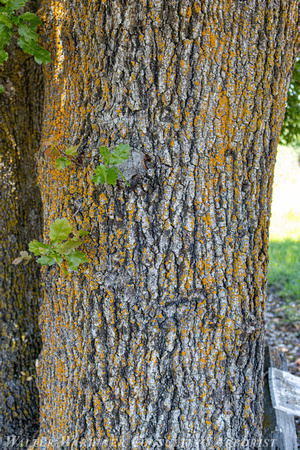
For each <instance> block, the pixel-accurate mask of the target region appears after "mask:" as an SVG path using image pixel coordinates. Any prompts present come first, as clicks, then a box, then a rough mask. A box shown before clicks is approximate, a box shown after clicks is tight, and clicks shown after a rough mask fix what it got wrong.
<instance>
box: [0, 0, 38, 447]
mask: <svg viewBox="0 0 300 450" xmlns="http://www.w3.org/2000/svg"><path fill="white" fill-rule="evenodd" d="M26 9H27V10H30V11H32V12H35V11H36V9H37V2H36V1H31V2H30V3H29V4H28V5H27V8H26ZM9 54H10V55H9V59H8V61H7V62H6V63H4V64H3V66H1V72H0V76H1V83H2V84H3V86H4V93H2V94H0V111H1V113H0V114H1V123H0V192H1V194H0V448H1V449H5V448H8V449H14V448H18V449H19V448H20V445H22V444H24V445H25V444H26V442H28V441H30V440H32V438H34V437H36V436H37V434H38V428H39V426H38V423H39V399H38V391H37V387H36V379H35V378H36V368H35V361H36V358H37V357H38V354H39V352H40V349H41V335H40V332H39V328H38V309H39V302H40V300H41V295H42V292H41V288H40V276H39V269H38V267H37V266H36V265H33V264H31V263H30V264H28V265H27V266H18V268H16V266H14V265H12V261H13V260H14V259H15V258H16V257H17V256H19V253H20V251H21V250H27V249H28V248H27V244H28V242H29V241H30V240H32V239H34V238H37V237H39V236H40V235H41V234H42V203H41V196H40V191H39V188H38V185H37V170H36V161H35V158H34V155H35V153H36V152H37V150H38V148H39V145H40V135H41V123H42V104H43V102H42V94H43V83H42V79H43V78H42V71H41V68H40V67H37V64H36V63H35V62H34V61H33V59H32V58H31V57H30V56H29V55H25V54H24V53H23V52H22V51H21V49H19V48H18V47H17V46H16V42H15V41H13V43H12V45H11V46H10V48H9Z"/></svg>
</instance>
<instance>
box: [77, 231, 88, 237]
mask: <svg viewBox="0 0 300 450" xmlns="http://www.w3.org/2000/svg"><path fill="white" fill-rule="evenodd" d="M78 234H79V236H82V237H84V236H87V235H88V234H89V231H85V230H79V232H78Z"/></svg>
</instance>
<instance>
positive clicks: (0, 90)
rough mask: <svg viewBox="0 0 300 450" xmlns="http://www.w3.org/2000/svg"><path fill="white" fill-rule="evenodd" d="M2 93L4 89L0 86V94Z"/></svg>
mask: <svg viewBox="0 0 300 450" xmlns="http://www.w3.org/2000/svg"><path fill="white" fill-rule="evenodd" d="M3 91H4V87H3V86H2V84H0V94H1V93H2V92H3Z"/></svg>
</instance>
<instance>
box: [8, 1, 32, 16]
mask: <svg viewBox="0 0 300 450" xmlns="http://www.w3.org/2000/svg"><path fill="white" fill-rule="evenodd" d="M27 2H28V0H8V1H7V2H5V3H6V7H5V10H6V11H7V12H8V13H11V12H13V11H16V10H17V9H20V8H21V7H22V6H25V3H27Z"/></svg>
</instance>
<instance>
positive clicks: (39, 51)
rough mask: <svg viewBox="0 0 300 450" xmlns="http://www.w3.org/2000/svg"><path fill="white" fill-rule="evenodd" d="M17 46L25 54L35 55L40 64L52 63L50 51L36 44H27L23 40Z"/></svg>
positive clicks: (31, 42) (32, 42)
mask: <svg viewBox="0 0 300 450" xmlns="http://www.w3.org/2000/svg"><path fill="white" fill-rule="evenodd" d="M17 44H18V46H19V47H21V49H22V50H23V51H24V52H25V53H29V54H30V55H33V56H34V59H35V61H36V62H37V63H38V64H43V63H45V64H47V63H48V62H51V56H50V53H49V52H48V50H45V49H44V48H42V47H40V46H39V45H38V44H37V43H36V42H34V41H30V42H25V41H24V39H23V38H21V39H19V40H18V42H17Z"/></svg>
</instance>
